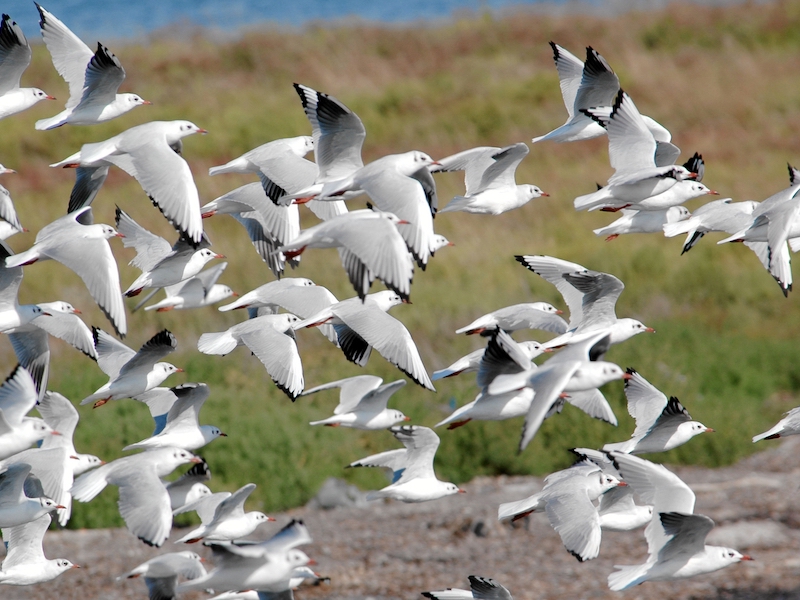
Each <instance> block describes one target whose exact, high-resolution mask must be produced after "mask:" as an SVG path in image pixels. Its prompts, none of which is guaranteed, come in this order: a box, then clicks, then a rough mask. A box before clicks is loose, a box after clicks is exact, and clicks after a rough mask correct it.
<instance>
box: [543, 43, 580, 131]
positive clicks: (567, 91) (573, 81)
mask: <svg viewBox="0 0 800 600" xmlns="http://www.w3.org/2000/svg"><path fill="white" fill-rule="evenodd" d="M550 47H551V48H552V49H553V60H554V61H555V63H556V71H558V83H559V86H560V87H561V97H562V98H563V99H564V106H566V107H567V112H568V113H569V119H568V121H569V120H572V117H574V116H575V98H576V97H577V95H578V89H580V85H581V78H582V77H583V61H582V60H581V59H580V58H578V57H577V56H575V55H574V54H572V53H571V52H569V51H568V50H566V49H565V48H563V47H562V46H559V45H558V44H556V43H553V42H550Z"/></svg>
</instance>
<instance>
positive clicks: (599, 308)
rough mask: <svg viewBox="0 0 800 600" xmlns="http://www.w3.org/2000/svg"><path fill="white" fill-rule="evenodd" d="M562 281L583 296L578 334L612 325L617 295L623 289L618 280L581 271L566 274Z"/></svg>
mask: <svg viewBox="0 0 800 600" xmlns="http://www.w3.org/2000/svg"><path fill="white" fill-rule="evenodd" d="M564 279H565V280H566V281H567V283H569V284H570V285H571V286H573V287H574V288H575V289H577V290H578V291H579V292H581V294H583V299H582V300H581V309H582V312H583V319H582V320H581V322H580V325H579V327H578V332H580V331H588V330H591V329H596V328H599V327H602V326H605V325H610V324H612V323H614V322H615V321H616V319H617V316H616V312H615V310H614V309H615V307H616V304H617V300H618V299H619V295H620V294H621V293H622V290H624V289H625V284H623V283H622V282H621V281H620V280H619V279H617V278H616V277H614V276H613V275H610V274H608V273H600V272H598V271H589V270H585V269H584V270H583V271H581V272H574V273H567V274H565V275H564Z"/></svg>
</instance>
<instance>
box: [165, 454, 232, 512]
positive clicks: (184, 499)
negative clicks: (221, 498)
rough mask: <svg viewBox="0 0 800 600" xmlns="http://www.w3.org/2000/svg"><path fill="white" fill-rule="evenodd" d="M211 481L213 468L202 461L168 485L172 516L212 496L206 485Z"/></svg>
mask: <svg viewBox="0 0 800 600" xmlns="http://www.w3.org/2000/svg"><path fill="white" fill-rule="evenodd" d="M209 479H211V468H210V467H209V466H208V463H207V462H205V461H201V462H199V463H196V464H193V465H192V466H191V468H190V469H189V470H188V471H186V473H184V474H183V475H181V476H180V477H178V478H177V479H176V480H175V481H170V482H169V483H167V493H168V494H169V503H170V506H171V507H172V514H174V515H175V514H178V513H180V512H185V511H183V510H181V509H182V508H183V507H185V506H186V505H187V504H190V503H193V502H195V501H196V500H199V499H200V498H203V497H206V496H210V495H211V490H210V489H208V486H206V485H205V484H204V482H205V481H208V480H209ZM226 493H227V492H226Z"/></svg>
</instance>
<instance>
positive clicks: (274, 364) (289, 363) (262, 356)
mask: <svg viewBox="0 0 800 600" xmlns="http://www.w3.org/2000/svg"><path fill="white" fill-rule="evenodd" d="M299 321H300V319H298V318H297V317H296V316H295V315H293V314H290V313H282V314H279V315H264V316H261V317H256V318H255V319H250V320H248V321H245V322H244V323H239V324H237V325H234V326H233V327H230V328H228V329H227V330H225V331H221V332H219V333H204V334H203V335H201V336H200V339H199V340H198V341H197V349H198V350H200V352H202V353H203V354H218V355H223V356H224V355H226V354H229V353H230V352H232V351H233V350H235V349H236V347H237V346H247V348H248V349H249V350H250V351H251V352H252V353H253V354H255V355H256V357H258V359H259V360H260V361H261V363H262V364H263V365H264V368H265V369H266V370H267V373H269V376H270V377H271V378H272V381H274V382H275V385H277V386H278V389H280V390H281V391H282V392H283V393H284V394H286V395H287V396H289V398H290V399H291V400H292V402H294V401H295V399H296V398H297V396H299V395H300V392H302V391H303V386H304V382H303V364H302V362H301V361H300V354H299V353H298V351H297V340H296V338H295V334H294V329H293V327H294V326H295V325H296V324H297V323H298V322H299Z"/></svg>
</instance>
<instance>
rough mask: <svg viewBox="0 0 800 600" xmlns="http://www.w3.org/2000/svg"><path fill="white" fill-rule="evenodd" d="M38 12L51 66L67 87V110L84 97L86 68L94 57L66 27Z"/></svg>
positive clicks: (49, 16)
mask: <svg viewBox="0 0 800 600" xmlns="http://www.w3.org/2000/svg"><path fill="white" fill-rule="evenodd" d="M36 8H37V9H38V10H39V17H40V20H39V27H40V28H41V30H42V39H43V40H44V44H45V46H47V50H48V51H49V52H50V56H51V57H52V58H53V66H54V67H55V68H56V71H58V74H59V75H61V77H63V78H64V81H66V82H67V85H69V100H68V101H67V108H72V107H74V106H77V105H78V103H79V102H80V99H81V97H82V96H83V88H84V84H85V80H86V67H87V65H88V64H89V61H90V60H92V58H93V57H94V54H93V53H92V51H91V50H90V49H89V47H88V46H87V45H86V44H84V43H83V42H82V41H81V40H80V38H79V37H78V36H76V35H75V34H74V33H72V31H70V30H69V28H68V27H67V26H66V25H64V23H62V22H61V21H59V20H58V19H57V18H56V17H54V16H53V15H52V14H51V13H50V12H48V11H46V10H45V9H44V8H42V7H41V6H39V5H38V4H37V5H36Z"/></svg>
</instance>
